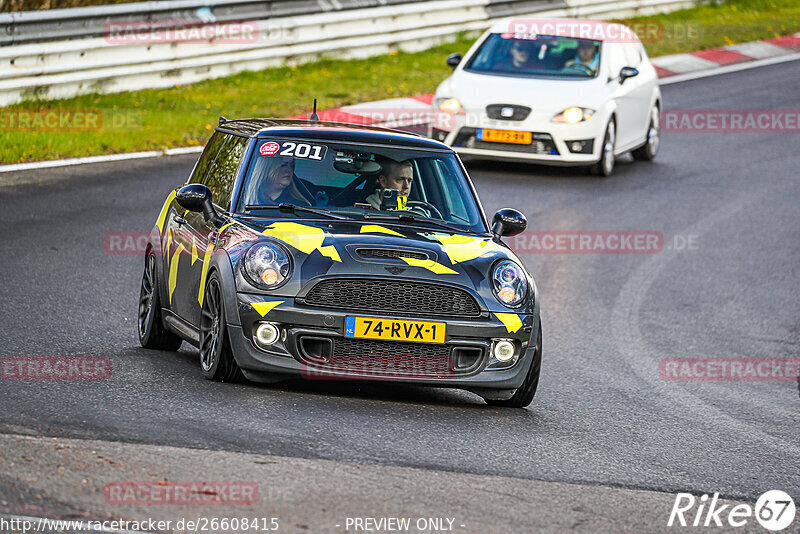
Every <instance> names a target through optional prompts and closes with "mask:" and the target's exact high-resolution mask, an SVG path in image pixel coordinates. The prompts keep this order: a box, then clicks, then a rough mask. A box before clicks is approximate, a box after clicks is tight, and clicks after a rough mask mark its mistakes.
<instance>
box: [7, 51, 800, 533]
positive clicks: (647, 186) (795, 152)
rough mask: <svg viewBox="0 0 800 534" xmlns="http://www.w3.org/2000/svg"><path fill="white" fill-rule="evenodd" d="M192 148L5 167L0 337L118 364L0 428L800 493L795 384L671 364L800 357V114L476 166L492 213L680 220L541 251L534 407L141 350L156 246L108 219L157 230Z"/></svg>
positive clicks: (546, 224) (30, 404) (699, 100)
mask: <svg viewBox="0 0 800 534" xmlns="http://www.w3.org/2000/svg"><path fill="white" fill-rule="evenodd" d="M798 86H800V62H792V63H786V64H782V65H776V66H772V67H762V68H758V69H753V70H747V71H742V72H737V73H732V74H726V75H720V76H715V77H710V78H705V79H700V80H694V81H689V82H684V83H679V84H676V85H670V86H666V87H664V88H663V89H662V90H663V94H664V103H665V107H666V109H667V110H669V109H689V108H696V109H751V108H756V109H797V108H798V107H800V106H798V103H799V101H800V95H798V93H797V87H798ZM195 158H196V156H184V157H171V158H161V159H152V160H142V161H134V162H123V163H116V164H98V165H92V166H82V167H72V168H63V169H49V170H43V171H35V172H33V173H31V172H29V173H28V174H27V175H25V176H24V177H23V178H25V179H32V180H35V181H36V182H37V183H29V184H26V185H15V186H9V187H0V202H1V203H2V210H0V223H2V227H3V228H4V230H5V231H4V232H2V233H1V234H0V243H2V250H3V257H2V260H0V278H1V279H2V281H3V282H2V284H0V301H1V302H2V307H0V325H2V326H0V337H1V338H2V345H1V346H0V355H1V356H21V355H25V356H28V355H30V356H55V355H92V356H108V357H110V358H111V359H112V362H113V376H112V378H111V379H110V380H105V381H98V382H52V381H39V382H18V381H2V382H1V383H0V392H1V393H0V433H2V434H17V435H29V436H49V437H60V438H82V439H92V440H102V441H110V442H126V443H134V444H150V445H163V446H174V447H180V448H196V449H210V450H215V451H230V452H246V453H260V454H268V455H275V456H279V457H285V458H298V459H307V460H334V461H342V462H348V463H351V464H356V465H374V464H379V465H386V466H393V467H413V468H422V469H425V470H432V471H436V472H452V473H463V474H473V475H496V476H501V477H510V478H513V479H529V480H536V481H552V482H566V483H572V484H578V485H581V486H591V487H594V486H600V487H612V488H613V487H616V488H629V489H642V490H654V491H658V492H667V493H674V492H677V491H691V492H694V493H698V494H699V493H713V492H720V493H721V494H722V495H723V496H725V497H728V498H732V499H741V500H750V501H752V500H754V499H755V498H756V497H757V496H758V495H760V494H761V493H762V492H764V491H766V490H770V489H781V490H784V491H786V492H788V493H789V494H791V495H793V496H794V498H795V500H796V501H798V499H800V476H798V472H800V438H799V436H800V395H799V394H798V383H796V382H791V381H782V382H780V381H769V382H667V381H664V380H663V379H662V378H661V376H660V374H659V362H660V361H661V360H662V359H663V358H667V357H678V358H680V357H722V358H728V357H744V358H752V357H761V358H772V357H795V358H796V357H798V356H800V321H799V318H800V271H798V269H800V267H799V266H800V208H798V206H800V179H798V173H797V169H800V136H798V135H797V134H796V133H795V134H781V133H729V134H698V133H694V134H691V133H672V134H665V135H664V137H663V140H662V147H661V153H660V154H659V156H658V158H657V160H656V162H654V163H652V164H648V163H632V162H629V161H622V162H620V163H619V165H618V168H617V169H616V171H615V174H614V176H612V177H611V178H609V179H599V178H597V177H591V176H586V175H585V174H583V173H582V172H581V171H578V170H569V169H558V168H543V167H530V166H524V165H513V164H497V163H491V164H489V163H481V162H475V163H472V164H470V165H469V170H470V173H471V176H472V178H473V180H474V182H475V184H476V187H477V189H478V192H479V195H480V197H481V200H482V203H483V206H484V209H485V210H486V212H487V213H488V214H489V215H490V216H491V214H492V213H493V212H494V211H495V210H496V209H498V208H500V207H504V206H513V207H517V208H519V209H521V210H522V211H523V212H524V213H525V214H526V216H527V217H528V222H529V228H530V229H532V230H553V231H557V230H650V231H658V232H661V233H662V234H663V236H664V243H665V248H664V250H663V251H662V252H660V253H657V254H526V255H524V256H523V258H524V260H525V263H526V266H527V267H528V269H529V270H530V271H531V273H532V274H533V275H534V277H535V279H536V281H537V284H538V285H539V289H540V292H541V300H542V317H543V328H544V361H543V368H542V380H541V384H540V388H539V392H538V394H537V396H536V398H535V399H534V402H533V404H532V405H531V406H530V407H529V408H528V409H525V410H498V409H496V408H490V407H488V406H486V405H485V404H484V402H483V401H482V400H481V399H480V398H479V397H477V396H475V395H472V394H470V393H467V392H463V391H456V390H434V389H424V388H418V387H410V386H380V387H376V386H368V385H364V384H355V385H352V384H342V383H298V384H283V385H277V386H260V385H229V384H218V383H211V382H207V381H205V380H203V379H202V377H201V375H200V371H199V367H198V362H197V359H198V358H197V352H196V350H195V349H194V348H192V347H190V346H189V345H187V344H184V346H183V348H182V349H181V351H180V352H179V353H177V354H176V353H166V352H152V351H147V350H143V349H141V348H140V347H139V345H138V340H137V337H136V329H135V321H136V303H137V298H138V288H139V280H140V276H141V269H142V264H143V262H142V258H141V257H139V256H137V255H111V254H108V253H107V252H106V250H105V248H104V236H105V234H106V233H108V232H118V231H132V232H135V231H147V230H149V229H150V227H151V226H152V224H153V221H154V219H155V217H156V215H157V213H158V210H159V208H160V206H161V203H162V202H163V198H164V197H165V196H166V194H167V193H168V191H169V190H170V189H172V188H173V187H175V186H176V185H177V184H179V183H180V182H182V181H183V180H184V179H185V178H186V176H187V174H188V172H189V171H190V169H191V166H192V164H193V162H194V159H195ZM0 180H2V178H0ZM676 236H677V237H676ZM687 243H692V246H691V247H689V246H684V245H685V244H687ZM676 245H677V246H676ZM2 454H10V453H9V451H8V450H5V451H4V452H3V453H0V455H2ZM20 476H22V475H20ZM41 476H48V475H47V474H42V475H41ZM49 476H56V475H54V474H52V473H51V474H50V475H49ZM21 484H22V485H23V486H24V478H23V479H22V482H21ZM576 487H577V486H576ZM23 494H25V491H24V490H20V495H23ZM25 498H27V497H24V498H21V499H22V500H24V499H25ZM31 498H32V497H31ZM798 503H799V504H800V501H798ZM340 504H341V506H342V507H343V508H346V506H347V503H340ZM475 506H476V507H477V509H478V510H480V504H477V503H476V504H475ZM486 511H487V513H488V512H489V510H488V509H487V510H486ZM46 512H47V507H44V509H43V511H42V513H46ZM667 513H668V510H665V514H667ZM665 517H666V515H665ZM619 520H620V521H622V522H623V523H624V520H623V519H619Z"/></svg>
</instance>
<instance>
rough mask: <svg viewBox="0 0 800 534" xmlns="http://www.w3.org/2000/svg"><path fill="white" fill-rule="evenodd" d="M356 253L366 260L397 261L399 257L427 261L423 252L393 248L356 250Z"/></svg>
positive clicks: (426, 256)
mask: <svg viewBox="0 0 800 534" xmlns="http://www.w3.org/2000/svg"><path fill="white" fill-rule="evenodd" d="M356 253H357V254H358V255H359V256H361V257H362V258H364V259H367V260H399V259H400V258H401V257H403V258H412V259H415V260H427V259H428V255H427V254H425V253H424V252H412V251H410V250H398V249H394V248H360V249H358V250H356Z"/></svg>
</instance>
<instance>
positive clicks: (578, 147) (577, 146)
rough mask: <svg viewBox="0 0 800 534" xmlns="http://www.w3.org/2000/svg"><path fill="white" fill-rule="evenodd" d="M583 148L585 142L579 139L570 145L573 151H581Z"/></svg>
mask: <svg viewBox="0 0 800 534" xmlns="http://www.w3.org/2000/svg"><path fill="white" fill-rule="evenodd" d="M582 149H583V144H582V143H579V142H577V141H575V142H574V143H572V146H571V147H570V150H572V151H573V152H580V151H581V150H582Z"/></svg>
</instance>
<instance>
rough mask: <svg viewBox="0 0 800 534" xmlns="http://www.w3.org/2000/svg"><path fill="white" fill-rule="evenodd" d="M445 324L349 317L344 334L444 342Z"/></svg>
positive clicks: (395, 339) (391, 339)
mask: <svg viewBox="0 0 800 534" xmlns="http://www.w3.org/2000/svg"><path fill="white" fill-rule="evenodd" d="M445 326H446V325H445V323H434V322H428V321H405V320H402V319H376V318H374V317H347V318H345V323H344V336H345V337H361V338H367V339H383V340H387V341H417V342H421V343H444V331H445Z"/></svg>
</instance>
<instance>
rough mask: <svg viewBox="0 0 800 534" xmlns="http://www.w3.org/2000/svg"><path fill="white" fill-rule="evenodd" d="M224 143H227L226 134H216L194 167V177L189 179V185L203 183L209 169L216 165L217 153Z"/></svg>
mask: <svg viewBox="0 0 800 534" xmlns="http://www.w3.org/2000/svg"><path fill="white" fill-rule="evenodd" d="M223 141H225V134H223V133H220V132H214V135H212V136H211V139H209V140H208V143H206V148H205V149H203V153H202V154H201V155H200V159H199V160H198V161H197V165H195V166H194V172H192V176H191V178H189V183H192V184H201V183H203V180H204V179H205V177H206V173H207V172H208V168H209V167H210V166H211V164H212V163H214V157H215V156H216V155H217V152H219V147H220V146H222V143H223Z"/></svg>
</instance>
